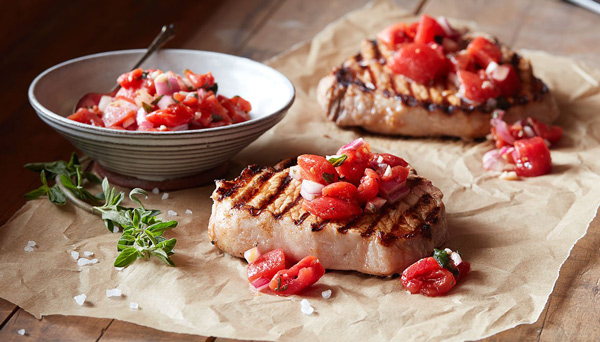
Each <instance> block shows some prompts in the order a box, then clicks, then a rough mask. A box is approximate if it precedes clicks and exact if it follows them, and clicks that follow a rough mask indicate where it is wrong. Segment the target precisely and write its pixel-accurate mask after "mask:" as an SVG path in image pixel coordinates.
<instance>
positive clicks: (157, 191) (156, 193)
mask: <svg viewBox="0 0 600 342" xmlns="http://www.w3.org/2000/svg"><path fill="white" fill-rule="evenodd" d="M152 193H153V194H155V195H158V194H159V193H160V190H158V188H154V189H152Z"/></svg>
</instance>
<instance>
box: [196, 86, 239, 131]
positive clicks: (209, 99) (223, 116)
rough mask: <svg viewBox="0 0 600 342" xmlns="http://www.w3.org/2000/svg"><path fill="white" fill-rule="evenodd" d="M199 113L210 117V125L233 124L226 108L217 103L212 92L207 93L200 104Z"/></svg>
mask: <svg viewBox="0 0 600 342" xmlns="http://www.w3.org/2000/svg"><path fill="white" fill-rule="evenodd" d="M200 111H201V112H202V113H205V112H206V113H209V114H211V115H212V124H215V123H217V124H219V125H229V124H231V123H232V122H233V120H232V119H231V117H230V116H229V112H228V111H227V108H225V107H223V105H221V103H219V100H217V97H216V96H215V94H213V93H212V92H209V95H208V96H206V98H204V100H202V103H200Z"/></svg>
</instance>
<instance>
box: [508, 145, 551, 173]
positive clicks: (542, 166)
mask: <svg viewBox="0 0 600 342" xmlns="http://www.w3.org/2000/svg"><path fill="white" fill-rule="evenodd" d="M515 155H516V158H515V164H516V169H515V171H516V172H517V175H519V176H522V177H536V176H541V175H545V174H547V173H550V171H552V158H550V150H549V149H548V146H547V145H546V143H545V142H544V139H542V138H540V137H533V138H530V139H522V140H517V141H515Z"/></svg>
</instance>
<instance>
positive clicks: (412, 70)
mask: <svg viewBox="0 0 600 342" xmlns="http://www.w3.org/2000/svg"><path fill="white" fill-rule="evenodd" d="M388 65H389V67H390V69H391V70H392V72H394V73H396V74H401V75H404V76H406V77H408V78H409V79H411V80H413V81H415V82H417V83H420V84H425V85H428V84H429V83H431V82H433V81H434V80H435V79H438V78H440V77H441V76H443V75H444V74H445V73H446V71H447V70H448V60H447V58H445V57H443V56H440V54H439V53H438V52H436V51H435V50H434V49H432V48H431V47H430V46H429V45H427V44H422V43H408V44H404V45H402V47H401V48H400V50H398V51H396V52H395V53H394V55H393V57H392V58H391V59H390V60H389V61H388Z"/></svg>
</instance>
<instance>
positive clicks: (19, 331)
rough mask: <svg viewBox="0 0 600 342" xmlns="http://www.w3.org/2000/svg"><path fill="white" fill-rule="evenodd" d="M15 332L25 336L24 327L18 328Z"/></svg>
mask: <svg viewBox="0 0 600 342" xmlns="http://www.w3.org/2000/svg"><path fill="white" fill-rule="evenodd" d="M17 334H19V335H21V336H25V329H19V330H17Z"/></svg>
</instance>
